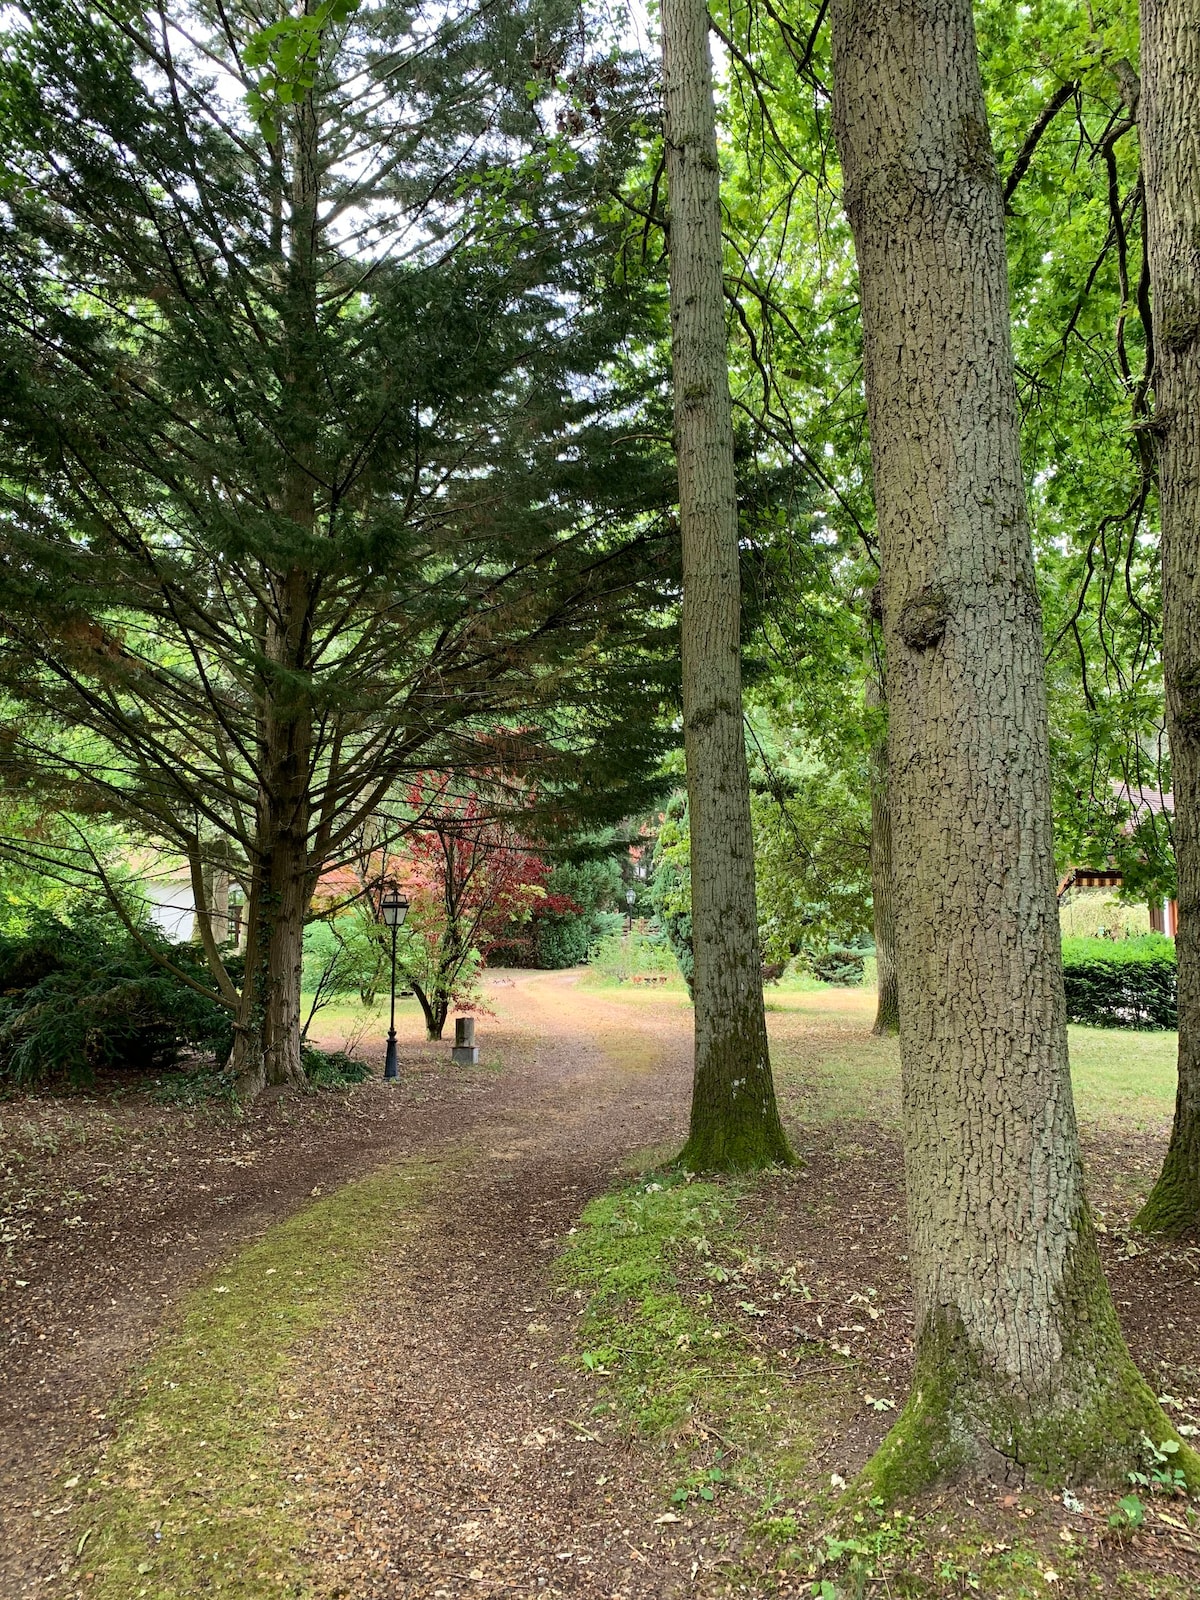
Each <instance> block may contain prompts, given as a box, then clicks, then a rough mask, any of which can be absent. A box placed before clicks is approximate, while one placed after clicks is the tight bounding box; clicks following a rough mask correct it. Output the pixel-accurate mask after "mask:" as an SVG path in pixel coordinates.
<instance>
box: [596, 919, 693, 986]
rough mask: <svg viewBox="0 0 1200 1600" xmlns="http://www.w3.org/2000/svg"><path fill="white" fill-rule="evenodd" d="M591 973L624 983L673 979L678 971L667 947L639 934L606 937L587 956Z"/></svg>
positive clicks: (663, 942)
mask: <svg viewBox="0 0 1200 1600" xmlns="http://www.w3.org/2000/svg"><path fill="white" fill-rule="evenodd" d="M588 962H589V964H590V965H591V967H592V969H593V971H595V972H597V973H599V975H600V976H601V977H603V978H610V979H614V980H615V981H616V982H617V983H627V982H629V981H630V980H636V979H638V978H648V977H650V978H673V977H675V976H676V974H677V973H678V971H679V968H678V966H677V964H676V961H675V957H674V956H673V955H672V953H671V947H670V945H669V944H668V943H667V941H666V940H665V939H663V938H661V937H657V938H656V937H654V936H653V935H651V934H646V933H639V932H638V931H637V929H636V928H635V929H634V930H633V932H632V933H630V934H628V935H625V934H620V933H610V934H606V935H605V936H604V937H603V938H602V939H598V940H597V941H596V943H595V944H594V945H593V946H592V948H591V950H590V952H589V954H588Z"/></svg>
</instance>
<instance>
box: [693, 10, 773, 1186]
mask: <svg viewBox="0 0 1200 1600" xmlns="http://www.w3.org/2000/svg"><path fill="white" fill-rule="evenodd" d="M662 37H663V79H664V86H665V87H664V94H665V135H666V153H667V185H668V190H669V194H670V207H671V244H670V290H671V358H672V365H673V369H674V390H675V449H676V456H677V460H678V467H679V521H680V527H681V531H682V540H683V619H682V656H683V736H684V752H685V755H686V758H687V790H688V814H689V826H690V834H691V877H692V943H693V950H694V955H695V977H694V981H693V994H694V997H695V1007H696V1063H695V1082H694V1087H693V1091H692V1119H691V1131H690V1134H689V1137H688V1141H687V1144H686V1145H685V1146H684V1149H683V1152H682V1154H681V1156H680V1160H681V1161H682V1162H683V1163H684V1164H685V1165H687V1166H689V1167H691V1168H692V1169H693V1170H696V1171H712V1170H718V1171H720V1170H731V1169H735V1168H751V1167H761V1166H766V1165H768V1164H769V1163H771V1162H777V1161H790V1160H791V1152H790V1151H789V1149H788V1144H787V1139H786V1138H785V1136H784V1132H783V1128H782V1126H781V1124H780V1121H779V1112H778V1109H777V1107H776V1104H775V1086H774V1082H773V1080H772V1077H771V1063H770V1058H769V1055H768V1052H767V1027H766V1017H765V1015H764V1011H763V996H762V966H761V962H760V959H759V946H758V913H757V908H756V905H755V895H754V842H753V835H752V832H751V823H750V782H749V775H748V772H747V767H746V746H745V735H744V733H743V730H742V661H741V574H740V562H739V557H738V510H737V493H736V488H735V482H734V465H733V421H732V413H731V407H730V399H729V367H728V357H727V354H726V334H725V301H724V295H723V289H722V259H721V258H722V245H721V195H720V182H721V180H720V169H719V167H718V164H717V138H716V123H715V117H714V112H713V92H712V61H711V57H710V55H709V48H708V8H707V6H706V4H705V0H664V3H663V7H662Z"/></svg>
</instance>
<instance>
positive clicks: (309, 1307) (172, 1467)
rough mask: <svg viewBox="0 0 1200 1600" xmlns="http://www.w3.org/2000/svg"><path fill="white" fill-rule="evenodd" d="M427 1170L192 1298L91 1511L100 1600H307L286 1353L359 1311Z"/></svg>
mask: <svg viewBox="0 0 1200 1600" xmlns="http://www.w3.org/2000/svg"><path fill="white" fill-rule="evenodd" d="M434 1170H435V1169H433V1168H432V1167H431V1166H428V1165H421V1164H419V1163H416V1162H414V1163H406V1164H404V1165H403V1166H399V1167H394V1168H389V1169H387V1170H385V1171H382V1172H378V1173H374V1174H372V1175H371V1176H370V1177H367V1178H363V1179H361V1180H360V1181H358V1182H356V1183H351V1184H347V1185H346V1186H345V1187H344V1188H342V1189H339V1190H338V1191H337V1192H336V1193H335V1194H332V1195H330V1196H328V1197H327V1198H324V1199H321V1200H318V1201H317V1202H316V1203H315V1204H313V1205H311V1206H308V1207H306V1208H305V1209H304V1210H303V1211H301V1212H300V1213H299V1214H298V1215H296V1216H294V1217H290V1218H289V1219H288V1220H287V1221H286V1222H282V1223H280V1224H279V1225H278V1226H276V1227H274V1228H272V1229H270V1231H269V1232H268V1233H267V1234H266V1235H265V1236H264V1237H263V1238H262V1239H261V1240H260V1241H259V1242H258V1243H257V1244H254V1245H251V1246H250V1247H249V1248H248V1249H246V1250H243V1251H242V1252H241V1253H240V1254H239V1255H237V1256H236V1257H235V1258H234V1259H233V1260H232V1261H230V1262H229V1263H228V1264H227V1265H226V1266H225V1267H223V1268H221V1269H220V1271H218V1272H217V1273H216V1274H215V1275H214V1276H213V1278H212V1280H211V1281H210V1282H208V1283H207V1284H205V1285H204V1286H203V1287H201V1288H199V1289H197V1290H195V1291H193V1292H192V1293H191V1294H190V1295H189V1296H188V1297H187V1299H186V1300H185V1301H184V1302H183V1306H182V1308H181V1313H180V1317H179V1321H178V1324H177V1328H176V1331H175V1332H174V1333H173V1334H172V1335H171V1336H170V1337H169V1338H168V1339H167V1340H166V1341H165V1342H164V1343H163V1345H162V1346H161V1347H160V1349H159V1350H158V1351H157V1352H156V1354H155V1355H154V1356H153V1357H152V1358H151V1360H150V1362H149V1364H148V1366H147V1367H146V1368H145V1369H144V1370H143V1371H142V1373H141V1374H140V1376H139V1379H138V1380H137V1383H136V1386H135V1390H134V1393H133V1395H132V1397H131V1398H130V1400H129V1402H128V1404H127V1408H126V1410H125V1414H124V1416H123V1417H122V1419H121V1421H120V1423H119V1426H118V1430H117V1433H116V1437H115V1440H114V1442H113V1444H112V1445H111V1447H110V1448H109V1450H108V1453H107V1455H106V1456H105V1458H104V1460H103V1462H102V1463H101V1466H100V1468H99V1470H98V1472H97V1474H96V1477H95V1478H94V1480H93V1483H92V1485H91V1487H90V1488H89V1491H88V1499H87V1501H86V1503H85V1504H84V1505H83V1506H82V1507H81V1508H80V1513H79V1522H78V1539H77V1541H76V1542H77V1546H78V1547H79V1571H80V1572H81V1574H84V1575H86V1574H94V1577H93V1578H92V1580H91V1581H90V1582H89V1584H88V1591H87V1592H88V1593H89V1595H93V1596H96V1597H100V1600H137V1597H138V1596H152V1597H153V1600H174V1597H176V1596H178V1597H180V1600H182V1597H184V1596H194V1595H197V1594H219V1595H222V1596H227V1597H229V1600H238V1597H241V1600H251V1597H253V1600H261V1597H263V1596H266V1595H280V1596H282V1595H289V1596H303V1595H307V1594H308V1593H309V1588H308V1585H307V1583H306V1580H305V1576H304V1571H303V1566H302V1563H301V1561H300V1558H299V1554H298V1549H299V1546H300V1544H301V1541H302V1537H303V1534H302V1517H301V1501H302V1491H301V1490H299V1489H298V1488H297V1486H296V1485H295V1484H294V1483H290V1482H289V1481H288V1479H287V1477H286V1469H285V1463H284V1458H283V1452H282V1450H281V1449H280V1447H279V1442H278V1441H279V1436H280V1434H281V1432H282V1430H283V1428H284V1427H285V1426H287V1424H288V1421H289V1420H291V1421H293V1422H296V1421H298V1420H299V1419H298V1418H292V1419H289V1418H288V1416H287V1412H288V1409H289V1408H288V1401H287V1393H286V1387H287V1374H288V1366H289V1359H288V1358H289V1352H290V1351H291V1349H292V1348H293V1346H294V1345H295V1344H296V1342H297V1340H299V1339H301V1338H303V1337H305V1336H306V1335H312V1334H313V1333H315V1332H316V1331H317V1330H318V1329H319V1328H320V1327H321V1326H322V1325H323V1324H325V1323H327V1322H328V1321H330V1319H331V1318H333V1317H335V1316H336V1315H337V1314H338V1313H339V1311H340V1310H341V1309H342V1308H343V1307H344V1306H345V1305H346V1304H347V1303H348V1301H349V1299H350V1297H351V1295H352V1293H353V1290H354V1286H355V1283H356V1282H357V1281H358V1279H359V1278H360V1276H361V1274H362V1272H363V1270H364V1268H365V1267H366V1265H367V1263H368V1262H369V1260H370V1258H371V1256H372V1255H374V1254H375V1253H376V1252H377V1251H379V1250H381V1249H382V1248H383V1247H384V1246H386V1244H387V1243H388V1241H389V1240H390V1239H391V1238H392V1237H393V1236H394V1234H395V1231H396V1228H397V1226H398V1225H401V1224H403V1222H404V1221H405V1220H406V1218H408V1217H410V1216H411V1215H412V1212H413V1209H414V1207H415V1206H416V1204H417V1203H418V1201H419V1198H420V1193H421V1189H422V1187H423V1186H424V1185H425V1184H427V1183H428V1182H429V1180H430V1178H431V1176H432V1174H433V1171H434Z"/></svg>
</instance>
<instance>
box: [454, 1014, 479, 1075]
mask: <svg viewBox="0 0 1200 1600" xmlns="http://www.w3.org/2000/svg"><path fill="white" fill-rule="evenodd" d="M450 1059H451V1061H457V1062H458V1063H459V1064H460V1065H462V1066H464V1067H473V1066H475V1065H476V1064H477V1063H478V1061H479V1046H478V1045H477V1044H476V1043H475V1018H474V1017H455V1019H454V1048H453V1050H451V1052H450Z"/></svg>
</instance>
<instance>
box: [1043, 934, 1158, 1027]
mask: <svg viewBox="0 0 1200 1600" xmlns="http://www.w3.org/2000/svg"><path fill="white" fill-rule="evenodd" d="M1063 977H1064V980H1065V987H1066V995H1067V1020H1068V1022H1080V1023H1084V1024H1086V1025H1088V1026H1090V1027H1093V1028H1143V1029H1151V1028H1174V1027H1176V1026H1177V1025H1178V1004H1177V972H1176V965H1175V946H1174V945H1173V944H1172V942H1171V940H1170V939H1166V938H1163V937H1161V936H1159V935H1154V934H1151V935H1150V936H1149V937H1147V938H1142V939H1120V940H1112V941H1110V940H1107V939H1066V940H1064V941H1063Z"/></svg>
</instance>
